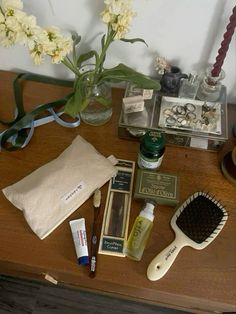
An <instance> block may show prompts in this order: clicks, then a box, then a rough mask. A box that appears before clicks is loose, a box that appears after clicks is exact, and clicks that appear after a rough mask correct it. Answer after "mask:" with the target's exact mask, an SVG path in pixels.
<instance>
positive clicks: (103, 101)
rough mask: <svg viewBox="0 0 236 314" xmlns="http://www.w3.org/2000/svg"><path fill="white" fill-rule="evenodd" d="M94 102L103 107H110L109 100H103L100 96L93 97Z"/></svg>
mask: <svg viewBox="0 0 236 314" xmlns="http://www.w3.org/2000/svg"><path fill="white" fill-rule="evenodd" d="M95 98H96V101H97V102H99V103H100V104H102V105H103V106H104V107H110V106H111V99H109V98H105V97H102V96H97V97H95Z"/></svg>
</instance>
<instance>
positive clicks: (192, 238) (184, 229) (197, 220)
mask: <svg viewBox="0 0 236 314" xmlns="http://www.w3.org/2000/svg"><path fill="white" fill-rule="evenodd" d="M227 218H228V214H227V212H226V210H225V209H224V207H223V206H222V205H221V204H220V203H219V202H218V201H216V200H215V199H214V197H212V196H210V195H209V194H208V193H204V192H196V193H194V194H193V195H191V196H190V197H189V198H188V199H187V200H186V201H185V202H184V203H183V204H182V205H181V206H180V207H179V208H178V210H177V211H176V212H175V214H174V216H173V217H172V219H171V227H172V228H173V230H174V231H175V240H174V241H173V242H172V243H171V244H170V245H169V246H167V247H166V248H165V249H164V250H163V251H162V252H161V253H160V254H158V255H157V256H156V257H155V258H154V259H153V260H152V261H151V263H150V264H149V266H148V269H147V277H148V279H149V280H152V281H154V280H158V279H160V278H162V277H163V276H164V275H165V274H166V272H167V271H168V270H169V268H170V267H171V265H172V264H173V262H174V260H175V258H176V257H177V255H178V253H179V252H180V250H181V249H182V248H183V247H184V246H190V247H192V248H194V249H197V250H201V249H204V248H205V247H206V246H207V245H209V244H210V243H211V242H212V241H213V240H214V239H215V238H216V236H217V235H218V234H219V233H220V231H221V230H222V229H223V227H224V225H225V222H226V220H227Z"/></svg>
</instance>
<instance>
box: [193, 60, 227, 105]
mask: <svg viewBox="0 0 236 314" xmlns="http://www.w3.org/2000/svg"><path fill="white" fill-rule="evenodd" d="M224 78H225V72H224V71H223V70H222V69H221V71H220V73H219V75H218V76H213V75H212V66H210V67H208V68H207V70H206V73H205V76H204V77H203V79H202V82H201V84H200V86H199V89H198V92H197V98H198V99H200V100H204V101H213V102H215V101H218V100H219V98H220V95H221V90H222V86H223V85H222V84H221V81H222V80H223V79H224Z"/></svg>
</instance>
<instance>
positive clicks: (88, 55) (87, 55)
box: [77, 50, 97, 67]
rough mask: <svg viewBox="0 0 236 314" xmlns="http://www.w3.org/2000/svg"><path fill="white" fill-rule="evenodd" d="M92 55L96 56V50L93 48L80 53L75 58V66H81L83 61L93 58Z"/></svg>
mask: <svg viewBox="0 0 236 314" xmlns="http://www.w3.org/2000/svg"><path fill="white" fill-rule="evenodd" d="M94 56H95V57H96V58H97V52H96V51H95V50H91V51H89V52H86V53H83V54H81V55H80V56H79V58H78V60H77V66H78V67H81V65H82V63H83V62H85V61H87V60H89V59H91V58H93V57H94Z"/></svg>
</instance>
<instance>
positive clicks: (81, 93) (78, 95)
mask: <svg viewBox="0 0 236 314" xmlns="http://www.w3.org/2000/svg"><path fill="white" fill-rule="evenodd" d="M85 90H86V88H85V85H84V83H83V82H80V84H78V86H77V88H76V90H75V92H74V94H73V95H72V97H71V98H70V99H69V100H68V101H67V103H66V105H65V107H64V112H65V113H68V114H69V115H70V116H71V117H73V118H75V117H76V116H77V115H78V113H80V112H81V111H83V110H84V109H85V108H86V107H87V105H88V103H89V99H88V97H87V94H86V92H85Z"/></svg>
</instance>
